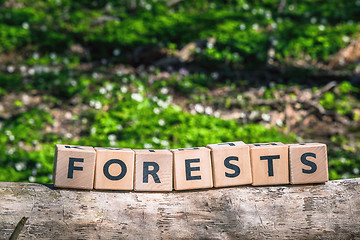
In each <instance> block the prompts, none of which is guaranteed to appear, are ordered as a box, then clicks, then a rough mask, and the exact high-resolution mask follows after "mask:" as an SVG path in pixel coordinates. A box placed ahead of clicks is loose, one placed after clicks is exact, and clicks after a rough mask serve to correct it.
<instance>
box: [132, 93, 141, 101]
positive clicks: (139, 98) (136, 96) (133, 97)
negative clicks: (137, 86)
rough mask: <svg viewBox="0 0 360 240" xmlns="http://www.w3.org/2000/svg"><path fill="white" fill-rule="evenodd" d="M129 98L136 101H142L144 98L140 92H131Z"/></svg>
mask: <svg viewBox="0 0 360 240" xmlns="http://www.w3.org/2000/svg"><path fill="white" fill-rule="evenodd" d="M131 98H132V99H134V100H135V101H137V102H142V101H144V98H143V97H142V96H141V94H140V93H132V94H131Z"/></svg>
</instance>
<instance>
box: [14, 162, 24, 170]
mask: <svg viewBox="0 0 360 240" xmlns="http://www.w3.org/2000/svg"><path fill="white" fill-rule="evenodd" d="M15 169H16V171H22V170H24V169H25V163H23V162H19V163H15Z"/></svg>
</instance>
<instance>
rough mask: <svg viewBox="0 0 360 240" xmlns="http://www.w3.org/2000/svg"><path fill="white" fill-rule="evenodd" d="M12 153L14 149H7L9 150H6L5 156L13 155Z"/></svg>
mask: <svg viewBox="0 0 360 240" xmlns="http://www.w3.org/2000/svg"><path fill="white" fill-rule="evenodd" d="M14 152H15V148H9V149H7V150H6V154H7V155H13V154H14Z"/></svg>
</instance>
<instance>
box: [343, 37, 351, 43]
mask: <svg viewBox="0 0 360 240" xmlns="http://www.w3.org/2000/svg"><path fill="white" fill-rule="evenodd" d="M342 40H343V41H344V42H346V43H347V42H349V41H350V38H349V36H346V35H345V36H343V37H342Z"/></svg>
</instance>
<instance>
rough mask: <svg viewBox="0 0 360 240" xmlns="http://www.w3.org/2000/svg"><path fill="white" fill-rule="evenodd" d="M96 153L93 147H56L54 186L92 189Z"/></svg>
mask: <svg viewBox="0 0 360 240" xmlns="http://www.w3.org/2000/svg"><path fill="white" fill-rule="evenodd" d="M95 158H96V152H95V150H94V148H93V147H83V146H72V145H60V144H57V145H56V147H55V163H54V186H55V187H62V188H79V189H92V188H93V183H94V170H95Z"/></svg>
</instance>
